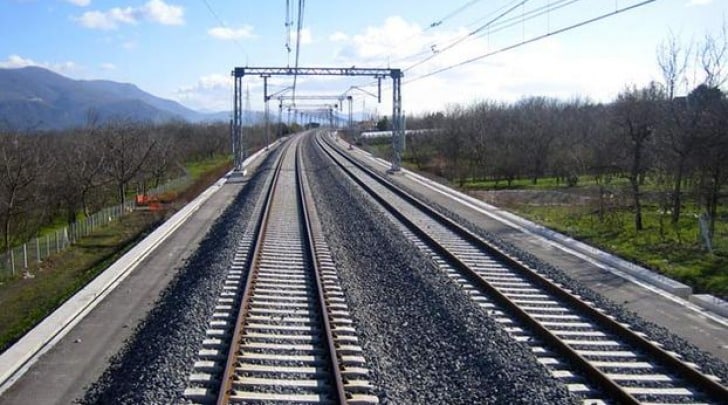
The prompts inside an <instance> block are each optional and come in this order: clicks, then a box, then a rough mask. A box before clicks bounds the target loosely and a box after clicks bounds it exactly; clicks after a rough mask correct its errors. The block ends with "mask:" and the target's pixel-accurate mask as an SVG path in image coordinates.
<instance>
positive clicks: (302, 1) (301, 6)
mask: <svg viewBox="0 0 728 405" xmlns="http://www.w3.org/2000/svg"><path fill="white" fill-rule="evenodd" d="M305 5H306V1H305V0H298V21H297V27H296V58H295V67H296V70H295V71H294V74H293V104H294V105H295V104H296V84H297V82H298V74H297V73H298V62H299V57H300V55H301V31H302V30H303V10H304V7H305Z"/></svg>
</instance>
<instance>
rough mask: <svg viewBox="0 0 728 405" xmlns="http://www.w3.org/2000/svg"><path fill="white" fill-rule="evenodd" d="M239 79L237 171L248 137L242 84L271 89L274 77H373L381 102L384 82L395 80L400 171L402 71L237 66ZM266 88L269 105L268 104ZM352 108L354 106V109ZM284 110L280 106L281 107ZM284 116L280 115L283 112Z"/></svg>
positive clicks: (395, 166) (395, 156) (395, 157)
mask: <svg viewBox="0 0 728 405" xmlns="http://www.w3.org/2000/svg"><path fill="white" fill-rule="evenodd" d="M231 74H232V76H234V77H235V84H234V86H235V91H234V96H233V97H234V100H233V121H232V123H231V133H232V144H233V155H234V158H235V170H236V171H239V172H242V169H243V160H244V159H245V142H244V141H245V138H244V136H243V120H242V118H243V112H242V85H243V84H242V83H243V78H244V77H245V76H260V77H262V78H263V80H264V85H265V87H267V82H268V78H269V77H271V76H295V75H298V76H369V77H374V78H375V79H377V81H378V95H379V99H380V100H381V94H382V90H381V88H382V79H384V78H387V77H391V78H392V167H391V169H390V170H391V171H399V169H400V165H401V162H402V151H403V147H404V129H405V128H404V120H403V118H402V92H401V82H402V77H403V73H402V70H401V69H390V68H387V69H377V68H356V67H351V68H302V67H298V68H295V67H294V68H292V67H236V68H234V69H233V71H232V73H231ZM267 91H268V90H267V89H265V93H266V95H265V98H266V104H267V102H268V96H267ZM350 108H351V107H350ZM279 111H280V107H279ZM279 114H280V113H279Z"/></svg>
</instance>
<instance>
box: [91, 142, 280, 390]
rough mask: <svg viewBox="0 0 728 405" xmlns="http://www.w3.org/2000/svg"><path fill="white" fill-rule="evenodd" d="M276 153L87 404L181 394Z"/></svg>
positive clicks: (171, 286) (217, 223)
mask: <svg viewBox="0 0 728 405" xmlns="http://www.w3.org/2000/svg"><path fill="white" fill-rule="evenodd" d="M277 153H279V152H274V153H272V154H271V156H268V158H267V159H266V161H265V162H264V163H262V164H261V166H260V168H259V169H258V170H257V171H256V174H255V175H254V176H253V177H252V178H251V179H250V181H249V182H248V184H247V185H246V186H245V187H243V189H242V190H241V192H240V193H239V194H238V195H237V196H236V198H235V200H234V201H233V202H232V204H230V206H229V207H228V208H227V209H226V210H225V212H224V213H223V214H222V215H221V216H220V217H219V218H218V219H217V220H216V221H215V223H214V225H213V226H212V228H211V229H210V231H209V233H208V234H207V236H206V237H205V238H204V239H203V240H202V242H201V243H200V246H199V247H198V249H197V251H196V252H195V253H194V254H193V255H192V256H190V258H189V259H188V260H187V262H186V264H185V266H184V267H183V268H182V269H180V270H179V272H178V274H177V276H176V277H175V279H174V280H173V281H172V282H171V283H170V284H169V286H168V287H167V288H166V289H165V291H164V292H163V293H162V294H161V295H160V298H159V300H158V301H157V303H156V304H155V306H154V308H153V309H152V310H151V311H150V312H149V314H148V315H147V317H146V319H145V320H144V322H142V323H141V324H140V325H139V326H138V328H137V330H136V331H135V334H134V335H133V337H132V338H131V339H130V340H129V341H128V342H127V344H126V346H125V348H124V350H122V351H121V352H120V353H118V354H117V355H116V356H114V357H113V358H112V359H111V364H110V366H109V368H108V369H107V370H106V372H105V373H104V374H103V376H102V377H101V378H100V379H99V381H97V382H96V383H95V384H93V385H92V386H91V387H90V388H89V389H88V391H87V393H86V396H85V397H84V398H83V399H82V400H81V401H80V403H83V404H101V403H103V404H111V403H113V404H170V403H180V402H183V399H182V397H181V395H182V392H183V391H184V389H185V388H186V387H187V378H188V377H189V375H190V372H191V371H192V366H193V364H194V361H195V359H196V357H197V352H198V351H199V349H200V348H201V346H202V340H203V339H204V336H205V330H206V329H207V324H208V321H209V318H210V316H211V315H212V313H213V309H214V306H215V304H216V300H217V298H218V294H219V291H220V289H221V288H222V286H223V284H224V281H225V274H226V271H227V268H228V267H229V265H230V263H231V261H232V258H233V254H234V252H235V248H236V246H237V244H238V241H239V240H240V238H241V235H242V232H243V231H244V229H245V226H246V223H247V222H248V220H249V217H250V215H251V211H252V207H253V205H254V202H255V201H256V199H257V196H258V195H260V192H261V191H262V189H263V185H264V183H265V181H263V180H264V179H265V176H268V174H269V173H270V171H271V162H273V160H274V159H273V156H274V155H277Z"/></svg>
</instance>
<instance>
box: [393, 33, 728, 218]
mask: <svg viewBox="0 0 728 405" xmlns="http://www.w3.org/2000/svg"><path fill="white" fill-rule="evenodd" d="M727 61H728V35H726V30H725V29H724V30H723V32H722V33H721V34H720V35H718V36H710V35H708V36H706V37H705V39H704V40H703V41H702V42H700V43H697V44H693V45H691V46H681V45H680V44H679V41H678V40H677V39H675V38H674V37H672V36H671V37H670V38H668V40H666V41H665V42H664V43H663V44H662V45H661V46H660V48H659V50H658V63H659V66H660V71H661V72H662V76H663V80H662V81H661V82H659V83H658V82H652V83H649V84H648V85H646V86H644V87H636V86H628V87H625V89H624V90H623V91H622V92H621V93H620V94H619V95H618V96H617V98H616V99H615V100H613V101H611V102H609V103H594V102H590V101H589V100H585V99H578V98H575V99H572V100H568V101H563V100H557V99H552V98H546V97H529V98H525V99H522V100H520V101H518V102H516V103H510V104H509V103H500V102H494V101H482V102H477V103H473V104H471V105H467V106H463V105H453V106H449V107H448V108H447V109H446V110H445V111H441V112H435V113H428V114H423V115H420V116H418V117H408V120H407V127H408V129H432V131H430V132H428V133H426V134H417V135H416V136H410V137H408V139H407V140H406V144H407V153H406V155H405V159H407V160H409V161H410V162H411V163H412V164H414V165H416V166H417V167H419V168H421V169H428V170H430V171H433V172H434V173H435V174H437V175H440V176H442V177H445V178H446V179H448V180H450V181H453V182H456V183H459V184H460V185H461V186H463V185H464V184H465V183H466V182H469V181H478V180H495V181H496V182H498V181H503V182H506V183H510V182H512V181H513V180H515V179H523V178H528V179H531V181H532V182H533V183H537V182H538V181H539V179H542V178H544V177H555V178H556V179H557V180H558V181H563V182H564V183H566V184H572V185H574V184H576V182H577V181H578V176H581V175H589V176H592V177H593V178H594V179H595V180H596V182H597V183H598V184H599V185H600V195H599V201H600V203H599V214H600V215H603V214H604V212H605V210H607V208H608V207H607V205H608V204H606V202H605V201H606V200H607V197H608V196H609V195H610V190H609V188H608V187H607V186H608V185H609V184H610V182H611V181H612V180H614V179H617V178H622V179H625V180H626V182H627V183H628V184H629V186H628V190H627V191H628V192H627V195H628V196H629V201H628V203H629V205H631V207H632V210H633V212H634V227H635V229H636V230H641V229H642V228H643V226H644V225H643V219H642V206H643V199H644V198H645V196H646V195H647V194H648V193H645V191H644V190H645V184H646V183H650V184H649V185H650V187H649V190H650V193H649V196H650V198H653V197H654V200H655V201H657V203H658V204H659V206H660V209H661V211H662V212H665V213H668V215H667V217H669V222H670V223H672V224H673V225H674V226H677V224H678V221H679V218H680V215H681V211H682V210H683V207H684V206H685V204H686V203H688V202H689V203H692V204H694V205H695V206H696V207H698V208H699V209H700V210H701V211H702V212H704V213H706V214H707V219H708V222H709V229H710V232H714V229H715V219H716V216H717V214H718V206H719V204H720V203H721V201H722V199H724V198H725V187H726V183H727V182H728V94H726V92H725V91H724V90H723V86H724V85H725V83H726V79H727V78H728V70H726V62H727ZM691 84H692V86H691ZM685 88H687V89H689V90H687V91H683V93H685V94H682V95H681V94H679V93H680V91H679V90H680V89H685ZM655 190H656V191H655ZM651 201H652V200H651ZM661 226H662V222H661Z"/></svg>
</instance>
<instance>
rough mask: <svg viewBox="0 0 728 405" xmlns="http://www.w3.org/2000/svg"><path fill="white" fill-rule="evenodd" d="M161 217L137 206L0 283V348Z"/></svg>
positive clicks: (113, 258) (87, 279) (62, 300)
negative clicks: (23, 273)
mask: <svg viewBox="0 0 728 405" xmlns="http://www.w3.org/2000/svg"><path fill="white" fill-rule="evenodd" d="M161 218H162V216H161V215H160V214H154V213H150V212H143V211H137V212H134V213H132V214H130V215H128V216H125V217H122V218H121V219H120V220H118V221H114V222H112V223H111V224H109V225H108V226H106V227H104V228H102V229H100V230H99V231H98V232H96V233H94V234H92V235H90V236H88V237H85V238H83V239H81V240H80V241H79V243H77V244H76V245H74V246H73V247H72V248H70V249H68V250H66V251H64V252H61V253H59V254H56V255H53V256H51V257H49V258H48V259H47V260H46V261H44V262H42V263H40V264H34V265H33V266H32V267H31V268H30V269H29V270H30V272H31V274H33V275H34V277H33V278H28V279H16V280H11V281H6V282H4V283H3V284H2V285H0V308H2V311H0V352H2V351H3V350H5V349H6V348H7V347H8V346H9V345H11V344H12V343H13V342H14V341H16V340H17V339H18V338H19V337H20V336H22V335H23V334H24V333H25V332H27V331H28V330H30V329H31V328H32V327H33V326H34V325H35V324H37V323H38V322H40V320H42V319H43V318H44V317H45V316H47V315H48V314H49V313H50V312H52V311H53V310H54V309H55V308H57V307H58V306H59V305H60V304H62V303H63V302H64V301H65V300H66V299H68V297H70V296H71V295H73V293H75V292H76V291H78V290H79V289H80V288H81V287H83V286H84V285H86V284H87V283H88V282H89V281H91V280H92V279H93V278H94V277H96V276H97V275H98V274H99V273H100V272H101V271H102V270H104V269H105V268H106V267H107V266H108V265H109V264H111V263H112V262H113V261H114V260H116V259H117V258H118V257H120V256H121V255H122V254H123V253H124V252H125V251H126V250H127V249H128V248H130V247H131V246H132V245H133V242H134V241H136V240H137V239H139V238H140V237H141V236H142V235H144V234H145V231H147V230H149V229H150V228H151V227H153V225H154V224H156V223H158V222H159V220H160V219H161Z"/></svg>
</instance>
